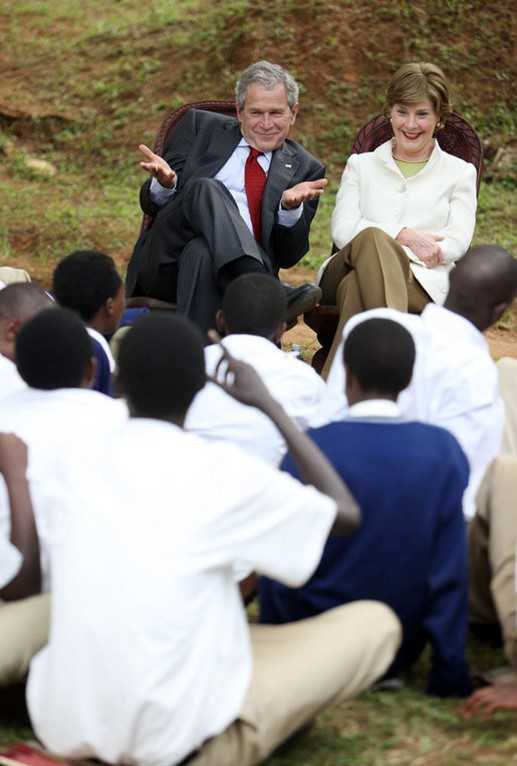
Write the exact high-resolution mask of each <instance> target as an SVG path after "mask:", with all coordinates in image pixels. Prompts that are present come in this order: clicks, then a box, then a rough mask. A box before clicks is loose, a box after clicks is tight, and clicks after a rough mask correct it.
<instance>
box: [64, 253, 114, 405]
mask: <svg viewBox="0 0 517 766" xmlns="http://www.w3.org/2000/svg"><path fill="white" fill-rule="evenodd" d="M52 293H53V295H54V297H55V299H56V301H57V302H58V303H59V305H60V306H63V307H64V308H67V309H70V310H71V311H75V312H76V313H77V314H79V316H80V317H81V319H82V320H83V321H84V322H85V324H86V327H87V330H88V332H89V334H90V336H91V337H92V338H93V340H94V343H95V357H96V359H97V372H96V376H95V381H94V383H93V388H94V390H95V391H100V392H101V393H103V394H111V378H112V374H113V372H114V370H115V361H114V359H113V355H112V353H111V350H110V347H109V345H108V341H107V340H106V336H111V335H113V333H114V332H115V331H116V329H117V328H118V326H119V324H120V319H121V317H122V314H123V311H124V304H125V298H124V287H123V284H122V280H121V278H120V275H119V273H118V271H117V269H116V266H115V263H114V261H113V259H112V258H110V256H109V255H105V254H104V253H98V252H96V251H95V250H77V251H76V252H74V253H70V255H67V256H66V257H65V258H63V259H62V260H61V261H60V262H59V263H58V265H57V266H56V269H55V271H54V275H53V278H52Z"/></svg>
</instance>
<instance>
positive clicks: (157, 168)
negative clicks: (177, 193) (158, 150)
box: [138, 144, 177, 189]
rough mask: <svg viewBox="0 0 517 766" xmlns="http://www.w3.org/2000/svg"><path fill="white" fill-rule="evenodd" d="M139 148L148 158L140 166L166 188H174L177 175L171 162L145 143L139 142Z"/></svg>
mask: <svg viewBox="0 0 517 766" xmlns="http://www.w3.org/2000/svg"><path fill="white" fill-rule="evenodd" d="M138 148H139V149H140V151H141V152H142V154H143V155H145V157H146V160H145V161H142V162H141V163H140V167H141V168H142V169H143V170H145V171H147V172H148V173H150V174H151V175H152V176H153V178H156V180H157V181H158V183H159V184H161V185H162V186H164V187H165V188H166V189H172V188H173V186H175V185H176V179H177V176H176V173H175V172H174V170H173V169H172V168H171V166H170V165H169V163H168V162H166V161H165V160H164V159H163V157H160V155H159V154H155V153H154V152H153V151H151V149H149V147H148V146H146V145H145V144H139V145H138Z"/></svg>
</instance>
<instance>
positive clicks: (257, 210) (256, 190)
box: [244, 146, 266, 242]
mask: <svg viewBox="0 0 517 766" xmlns="http://www.w3.org/2000/svg"><path fill="white" fill-rule="evenodd" d="M261 154H264V152H259V150H258V149H254V148H253V147H251V146H250V153H249V155H248V159H247V160H246V165H245V167H244V188H245V190H246V197H247V198H248V210H249V211H250V218H251V225H252V226H253V234H254V235H255V239H256V240H257V242H260V241H261V239H262V235H261V210H262V194H263V193H264V186H265V185H266V174H265V173H264V171H263V170H262V168H261V167H260V165H259V163H258V161H257V157H258V156H259V155H261Z"/></svg>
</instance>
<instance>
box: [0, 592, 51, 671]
mask: <svg viewBox="0 0 517 766" xmlns="http://www.w3.org/2000/svg"><path fill="white" fill-rule="evenodd" d="M49 623H50V596H49V594H48V593H45V594H42V595H40V596H32V597H31V598H26V599H21V600H20V601H9V602H6V601H3V602H1V603H0V686H8V685H9V684H14V683H17V682H18V681H21V680H22V679H23V678H24V677H25V676H26V675H27V671H28V669H29V664H30V661H31V660H32V658H33V657H34V655H35V654H36V653H37V652H39V650H40V649H42V648H43V647H44V646H45V644H46V643H47V641H48V631H49Z"/></svg>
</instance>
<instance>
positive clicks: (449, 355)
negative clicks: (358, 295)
mask: <svg viewBox="0 0 517 766" xmlns="http://www.w3.org/2000/svg"><path fill="white" fill-rule="evenodd" d="M375 317H381V318H385V319H393V320H394V321H396V322H399V323H400V324H402V325H403V326H404V327H406V329H407V330H408V331H409V332H410V333H411V335H412V337H413V340H414V341H415V347H416V360H415V366H414V368H413V378H412V380H411V383H410V385H409V387H408V388H407V389H406V390H405V391H403V392H402V393H401V394H400V396H399V399H398V404H399V406H400V409H401V412H402V414H403V416H404V417H405V418H406V419H408V420H421V421H423V422H424V423H431V424H432V425H436V426H441V427H442V428H446V429H447V430H448V431H450V432H451V433H452V434H453V436H455V437H456V439H457V440H458V441H459V443H460V445H461V447H462V449H463V451H464V452H465V455H466V456H467V458H468V460H469V464H470V480H469V485H468V487H467V489H466V491H465V495H464V498H463V510H464V512H465V515H466V516H467V518H472V516H473V515H474V512H475V504H474V500H475V495H476V492H477V490H478V487H479V485H480V483H481V480H482V478H483V476H484V473H485V471H486V469H487V468H488V466H489V464H490V463H491V461H492V460H493V458H494V457H496V455H497V454H498V453H499V451H500V448H501V442H502V433H503V425H504V406H503V402H502V399H501V395H500V393H499V384H498V376H497V368H496V366H495V364H494V362H493V360H492V358H491V356H490V351H489V348H488V344H487V342H486V340H485V338H484V337H483V334H482V333H480V332H479V330H478V329H477V328H476V327H475V326H474V325H473V324H472V323H471V322H469V321H468V320H467V319H464V318H463V317H461V316H460V315H459V314H456V313H454V312H453V311H449V310H448V309H445V308H443V307H442V306H437V305H435V304H433V303H430V304H428V305H427V306H426V308H425V309H424V311H423V312H422V314H421V316H415V315H412V314H405V313H403V312H400V311H396V310H395V309H387V308H382V309H372V310H371V311H365V312H363V313H362V314H357V315H356V316H354V317H352V319H350V321H349V322H347V324H346V325H345V328H344V330H343V337H344V338H346V337H347V336H348V334H349V333H350V331H351V330H352V329H353V327H355V326H356V325H358V324H359V323H360V322H364V321H365V320H367V319H372V318H375ZM342 359H343V344H341V346H340V348H339V349H338V351H337V353H336V355H335V357H334V361H333V363H332V366H331V370H330V374H329V376H328V380H327V386H328V388H329V391H330V396H331V400H330V401H331V402H332V405H333V406H332V414H333V416H334V417H335V418H339V417H343V416H344V415H345V413H346V409H347V404H346V398H345V394H344V390H345V371H344V367H343V362H342Z"/></svg>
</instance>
